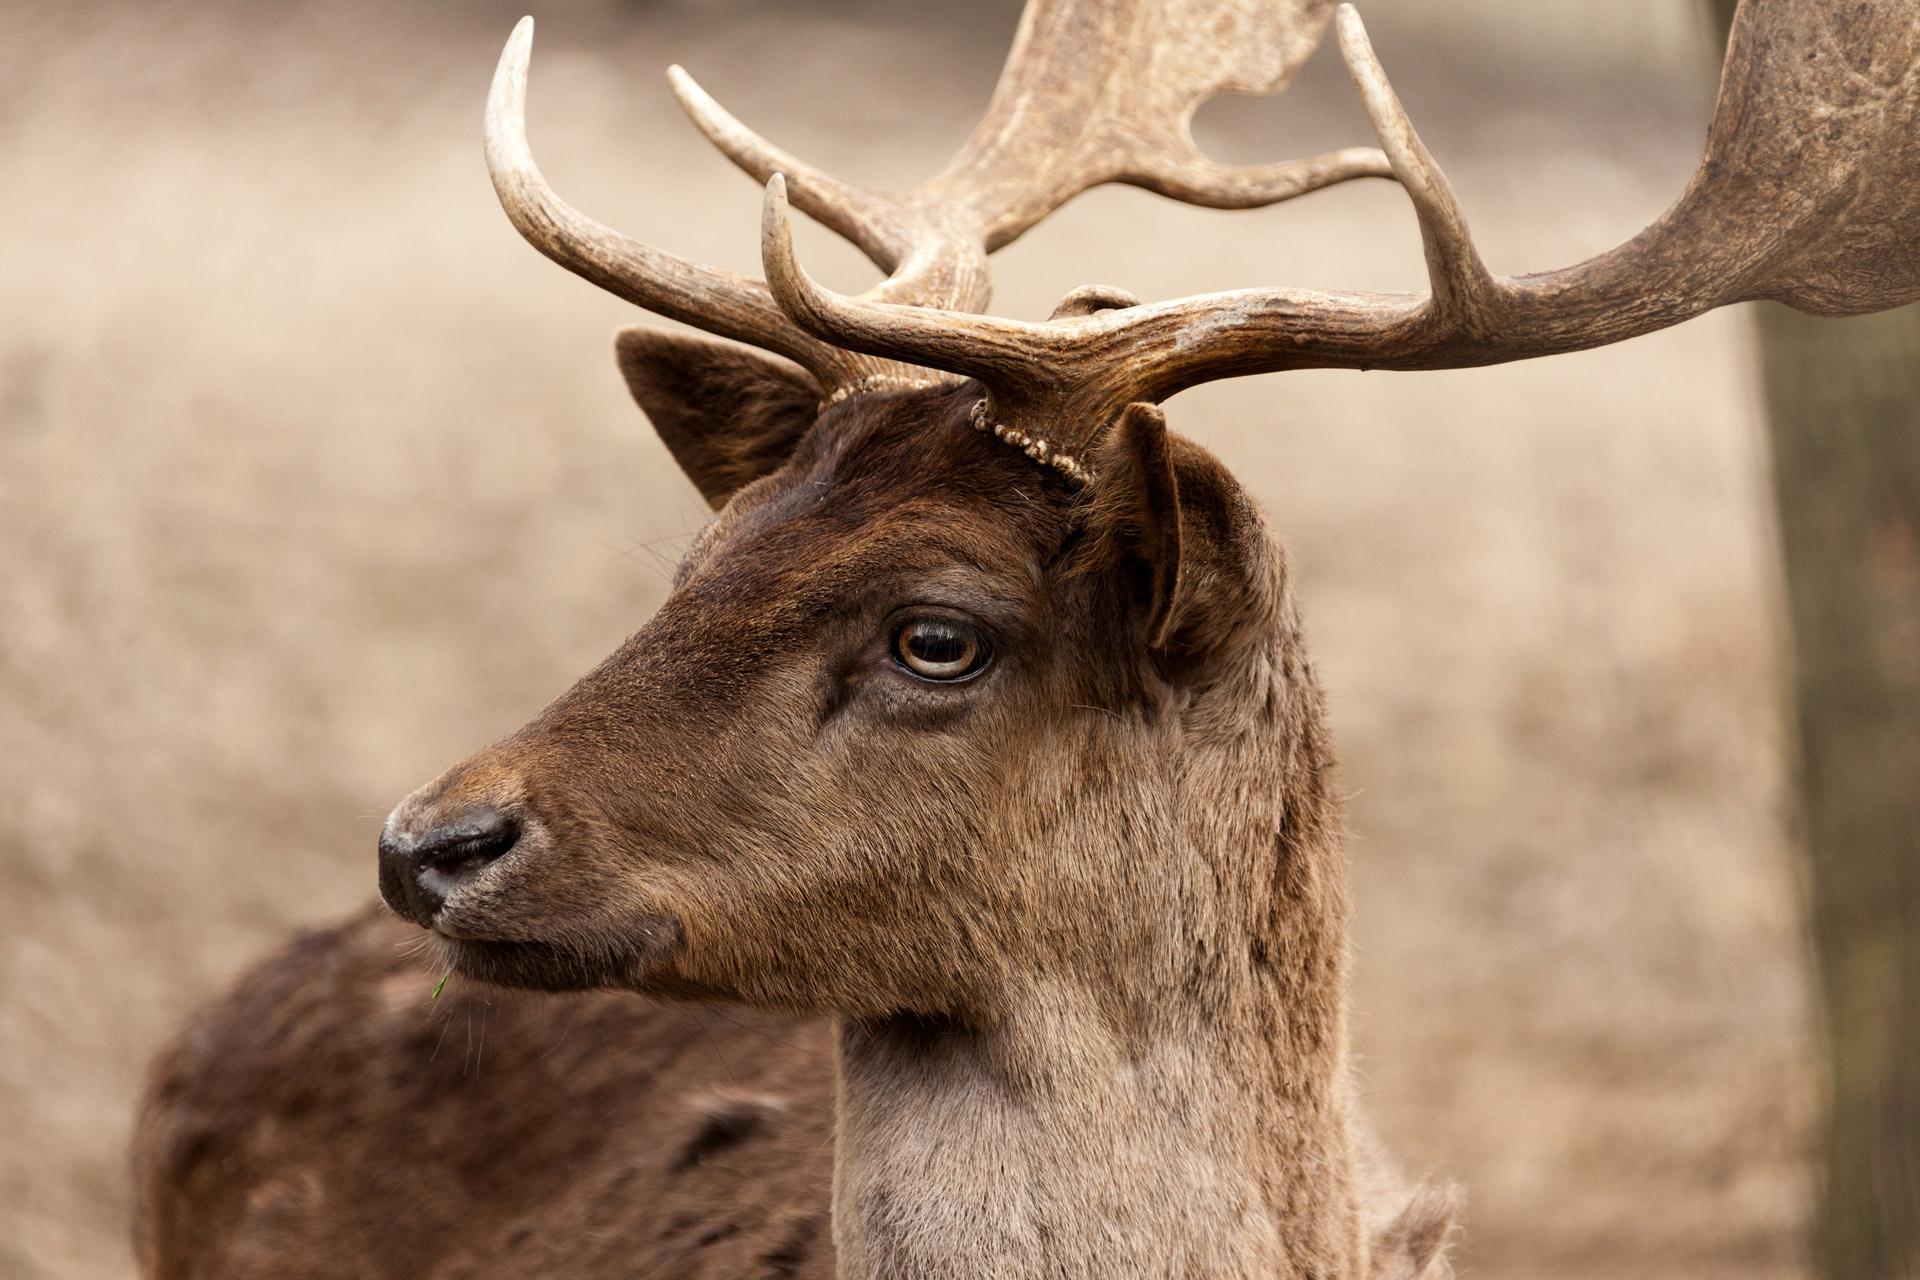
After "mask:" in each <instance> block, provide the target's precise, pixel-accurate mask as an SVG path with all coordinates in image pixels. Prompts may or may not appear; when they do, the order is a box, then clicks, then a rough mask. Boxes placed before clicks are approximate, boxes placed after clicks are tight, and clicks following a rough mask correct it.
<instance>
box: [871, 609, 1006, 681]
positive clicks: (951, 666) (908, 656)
mask: <svg viewBox="0 0 1920 1280" xmlns="http://www.w3.org/2000/svg"><path fill="white" fill-rule="evenodd" d="M893 656H894V659H895V660H896V661H897V662H899V664H900V665H901V666H903V667H905V668H906V669H907V670H909V671H911V672H913V674H915V675H917V676H919V677H920V678H921V679H922V680H965V679H966V678H967V677H968V676H971V675H973V674H975V673H976V672H978V671H979V670H980V669H981V668H982V667H984V666H986V665H987V656H988V649H987V640H986V637H985V636H983V635H981V634H980V633H979V632H978V631H975V630H974V629H973V628H972V627H969V626H967V625H966V624H965V623H963V622H954V621H950V620H948V619H946V618H914V619H911V620H910V621H908V622H906V623H905V624H903V625H902V626H901V628H900V630H899V631H898V632H896V633H895V634H894V637H893Z"/></svg>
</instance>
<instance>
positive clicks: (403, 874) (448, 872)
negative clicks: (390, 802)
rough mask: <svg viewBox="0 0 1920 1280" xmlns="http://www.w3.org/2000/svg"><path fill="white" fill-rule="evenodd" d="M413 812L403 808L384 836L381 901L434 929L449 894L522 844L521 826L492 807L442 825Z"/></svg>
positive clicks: (470, 811) (475, 809)
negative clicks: (515, 846) (383, 899)
mask: <svg viewBox="0 0 1920 1280" xmlns="http://www.w3.org/2000/svg"><path fill="white" fill-rule="evenodd" d="M414 810H415V806H414V804H413V803H412V802H411V801H409V802H407V803H404V804H402V805H401V806H400V807H399V808H398V809H396V810H395V811H394V813H393V816H392V817H390V818H388V819H387V825H386V827H385V828H384V829H382V830H381V832H380V896H381V897H382V898H385V899H386V901H387V905H388V906H389V907H392V908H393V909H394V911H395V912H396V913H397V914H398V915H400V916H401V917H402V918H403V919H407V920H411V921H413V923H415V924H419V925H431V924H432V923H433V918H434V916H435V915H437V914H438V913H439V911H440V908H441V907H442V906H444V905H446V901H447V895H449V894H451V893H452V892H453V891H454V890H455V889H457V888H459V887H460V886H461V885H462V884H465V883H466V882H467V881H469V880H471V879H473V878H474V877H475V876H477V875H479V874H480V872H481V871H483V870H485V869H486V868H487V867H488V866H491V865H492V864H493V863H494V862H496V861H498V860H499V859H500V858H501V857H503V856H504V855H506V854H507V853H509V852H511V851H512V849H513V847H514V845H516V844H518V843H519V842H520V824H519V823H518V822H516V821H515V820H514V819H512V818H510V817H508V816H507V815H505V814H503V813H501V812H500V811H499V810H498V809H495V808H493V807H492V806H491V805H476V806H474V807H471V808H463V809H462V810H461V811H460V812H459V813H458V814H457V815H455V816H454V817H452V818H450V819H448V820H445V821H441V822H437V823H435V822H433V818H434V817H436V816H438V815H434V814H432V813H430V812H429V813H426V814H419V813H416V812H414Z"/></svg>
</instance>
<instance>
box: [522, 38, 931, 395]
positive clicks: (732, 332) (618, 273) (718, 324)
mask: <svg viewBox="0 0 1920 1280" xmlns="http://www.w3.org/2000/svg"><path fill="white" fill-rule="evenodd" d="M532 56H533V19H532V18H530V17H528V18H522V19H521V20H520V21H519V23H518V24H517V25H516V26H515V27H514V29H513V34H512V35H511V36H510V37H508V39H507V43H506V47H505V48H504V49H503V50H501V53H500V62H499V65H498V67H496V68H495V70H494V75H493V85H492V87H491V88H490V89H489V90H488V93H487V115H486V154H487V171H488V173H489V174H490V175H491V176H492V178H493V188H494V191H495V193H496V194H497V195H498V196H499V197H500V205H501V207H502V208H503V209H505V210H506V214H507V217H508V218H509V219H510V220H511V221H512V223H513V225H514V227H515V228H517V229H518V230H519V232H520V234H521V235H522V236H524V237H526V239H527V241H528V242H529V243H530V244H532V245H533V247H534V248H536V249H538V250H540V252H541V253H544V254H545V255H546V256H547V257H549V258H551V259H553V260H554V261H555V262H557V263H559V264H560V265H561V266H563V267H565V268H567V270H569V271H572V272H573V273H574V274H576V275H579V276H582V277H584V278H586V279H587V280H590V281H592V282H593V283H594V284H597V285H599V286H600V287H601V288H602V289H605V290H607V291H608V292H609V293H613V294H615V295H617V296H619V297H622V298H625V299H626V300H627V301H629V302H631V303H634V304H635V305H636V306H641V307H645V308H646V309H647V310H649V311H653V312H656V313H658V314H660V315H663V316H667V317H669V318H671V319H674V320H679V321H682V322H684V323H686V324H690V325H694V326H695V327H697V328H701V329H705V330H706V331H707V332H709V333H717V334H719V335H721V336H722V337H727V338H733V339H736V340H738V341H741V342H747V343H751V344H753V345H754V346H758V347H763V348H766V349H767V350H769V351H776V352H778V353H780V354H781V355H784V356H787V357H789V358H790V359H792V360H794V361H796V362H798V363H799V364H801V365H803V366H804V367H805V368H806V369H807V370H808V371H809V372H811V373H812V374H813V375H814V376H815V377H817V378H818V379H819V380H820V382H821V384H822V386H823V387H825V389H826V390H827V391H828V392H832V391H834V390H836V389H838V388H840V387H843V386H850V385H855V384H857V383H858V382H859V380H860V379H862V378H873V377H875V376H894V374H895V373H896V372H897V371H893V370H890V369H889V368H888V367H887V366H885V365H883V364H882V363H881V362H878V361H875V360H873V359H870V358H867V357H864V356H860V355H857V354H855V353H852V352H849V351H845V350H843V349H841V348H838V347H835V346H833V345H832V344H830V343H825V342H822V341H820V340H819V339H817V338H815V337H813V336H812V335H810V334H808V333H806V332H805V331H804V330H802V329H800V328H799V327H798V326H796V325H795V324H794V323H793V321H792V320H790V319H788V317H787V316H786V314H785V313H784V312H782V311H781V310H780V308H779V306H778V305H776V304H775V302H774V300H773V298H772V296H771V295H770V294H769V293H768V292H767V288H766V286H765V285H763V284H761V283H760V282H759V281H757V280H750V279H748V278H747V277H745V276H741V275H736V274H734V273H733V272H731V271H723V270H721V269H720V268H718V267H708V266H702V265H700V264H698V263H694V262H689V261H687V260H686V259H684V258H679V257H675V256H674V255H672V254H669V253H663V252H661V251H660V250H658V249H655V248H652V247H651V246H649V245H645V244H642V243H640V242H639V241H637V240H633V239H630V238H628V237H627V236H624V235H621V234H620V233H619V232H617V231H614V230H613V229H611V228H610V227H606V226H602V225H601V224H600V223H598V222H595V221H594V220H593V219H591V218H589V217H587V216H586V215H585V214H583V213H581V212H579V211H578V210H576V209H574V208H573V207H572V206H571V205H569V204H567V203H566V201H564V200H562V199H561V198H560V197H559V196H558V195H557V194H556V193H555V192H554V190H553V188H552V187H551V186H549V185H548V184H547V180H546V178H545V177H543V176H542V175H541V173H540V168H539V166H538V165H536V164H535V163H534V160H533V151H532V149H531V148H530V147H529V146H528V144H527V69H528V65H529V63H530V62H531V60H532Z"/></svg>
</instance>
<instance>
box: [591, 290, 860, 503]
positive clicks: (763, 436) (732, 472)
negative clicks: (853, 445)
mask: <svg viewBox="0 0 1920 1280" xmlns="http://www.w3.org/2000/svg"><path fill="white" fill-rule="evenodd" d="M613 350H614V355H615V357H616V358H617V359H618V360H619V362H620V373H621V375H622V376H623V377H625V378H626V380H627V390H628V391H630V392H632V393H633V398H634V401H635V403H637V404H638V405H639V406H640V409H641V411H642V412H644V413H645V414H646V415H647V420H648V421H650V422H652V423H653V429H654V430H655V431H657V432H659V433H660V439H661V440H662V441H663V442H665V444H666V446H667V450H668V452H670V453H672V454H673V458H674V461H675V462H678V463H679V464H680V469H681V470H682V471H684V472H686V473H687V479H689V480H691V481H693V483H694V487H695V488H697V489H699V490H700V496H701V497H703V498H705V499H706V500H707V502H708V503H709V504H711V505H712V506H713V507H715V508H716V509H717V508H719V507H722V506H725V505H726V501H727V499H728V498H730V497H732V496H733V494H734V492H735V491H736V490H738V489H741V488H743V487H744V486H746V485H748V484H751V483H752V482H753V481H755V480H758V479H759V478H760V477H761V476H764V475H767V474H768V473H770V472H772V471H775V470H778V469H779V467H780V465H781V464H782V463H784V462H785V461H786V460H787V455H788V454H790V453H791V452H792V451H793V446H794V445H795V444H797V443H798V442H799V440H800V437H801V436H803V435H805V434H806V431H807V428H808V427H810V426H812V425H813V420H814V419H815V418H816V417H818V416H819V411H820V401H821V399H822V398H823V396H824V393H823V392H822V391H821V390H820V384H819V383H818V382H815V381H814V380H813V377H812V375H811V374H809V373H807V371H806V370H804V369H802V368H801V367H800V366H799V365H796V364H792V363H789V362H788V361H786V360H782V359H780V358H779V357H778V356H769V355H763V354H761V353H760V352H758V351H754V350H752V349H751V348H748V347H743V346H740V345H738V344H736V343H732V342H720V341H717V340H715V339H712V338H700V337H695V336H693V335H692V334H685V333H668V332H666V331H665V330H661V329H649V328H647V327H645V326H635V327H634V328H631V329H622V330H621V331H620V333H619V335H618V336H617V337H615V338H614V341H613Z"/></svg>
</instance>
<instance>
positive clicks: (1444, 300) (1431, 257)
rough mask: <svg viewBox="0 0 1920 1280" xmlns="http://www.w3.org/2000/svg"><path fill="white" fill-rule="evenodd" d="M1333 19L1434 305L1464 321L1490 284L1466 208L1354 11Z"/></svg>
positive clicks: (1347, 6) (1453, 319)
mask: <svg viewBox="0 0 1920 1280" xmlns="http://www.w3.org/2000/svg"><path fill="white" fill-rule="evenodd" d="M1334 22H1335V24H1336V26H1337V28H1338V30H1339V33H1340V53H1341V55H1342V56H1343V57H1344V58H1345V59H1346V63H1347V73H1348V74H1349V75H1351V76H1352V77H1353V84H1354V87H1355V88H1356V89H1358V90H1359V91H1360V101H1361V103H1362V104H1363V105H1364V106H1365V107H1366V110H1367V118H1368V119H1369V120H1371V121H1372V122H1373V131H1374V133H1375V134H1376V135H1377V136H1378V137H1379V139H1380V146H1381V149H1382V150H1384V151H1385V152H1386V153H1387V163H1389V164H1390V165H1392V166H1393V176H1394V177H1396V178H1398V179H1399V180H1400V185H1401V186H1402V187H1403V188H1405V189H1406V193H1407V198H1408V199H1409V200H1411V201H1412V202H1413V212H1414V216H1415V217H1416V218H1418V219H1419V222H1420V240H1421V243H1422V246H1423V247H1424V249H1425V250H1426V259H1427V277H1428V279H1429V280H1430V281H1431V283H1432V287H1433V301H1434V310H1435V312H1436V313H1437V315H1439V316H1442V317H1445V318H1446V319H1447V320H1448V321H1450V322H1452V323H1453V324H1458V323H1460V322H1463V321H1465V320H1466V318H1467V317H1468V316H1469V315H1471V314H1472V313H1473V312H1474V311H1476V310H1480V309H1482V308H1481V307H1480V305H1479V304H1480V303H1481V302H1482V301H1483V300H1484V298H1485V296H1486V294H1487V292H1488V291H1489V290H1491V289H1492V288H1493V287H1494V282H1493V276H1492V274H1491V273H1489V272H1488V270H1487V266H1486V263H1484V262H1482V261H1481V259H1480V251H1479V250H1478V249H1476V248H1475V247H1474V243H1473V233H1472V232H1471V231H1469V230H1468V229H1467V219H1466V216H1465V215H1464V214H1462V213H1461V211H1460V202H1459V200H1457V199H1456V198H1455V197H1454V194H1453V187H1452V185H1451V184H1450V183H1448V182H1447V175H1446V174H1445V173H1443V172H1442V171H1441V169H1440V166H1439V165H1438V164H1436V163H1435V162H1434V159H1433V155H1432V153H1431V152H1429V151H1428V150H1427V148H1426V144H1425V143H1423V142H1421V141H1420V135H1419V133H1418V132H1416V131H1415V130H1414V127H1413V121H1412V120H1411V119H1409V118H1408V116H1407V111H1406V108H1405V107H1403V106H1401V105H1400V97H1399V95H1398V94H1396V93H1394V91H1393V85H1392V84H1391V83H1389V82H1388V80H1387V73H1386V70H1385V69H1384V68H1383V67H1381V65H1380V59H1379V57H1378V56H1377V55H1375V53H1374V51H1373V42H1372V41H1370V40H1368V39H1367V28H1366V25H1365V24H1364V23H1362V22H1361V21H1360V13H1359V11H1358V10H1357V9H1355V8H1354V7H1353V6H1352V5H1351V4H1343V5H1341V6H1340V8H1339V10H1338V12H1337V14H1336V16H1335V19H1334Z"/></svg>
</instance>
